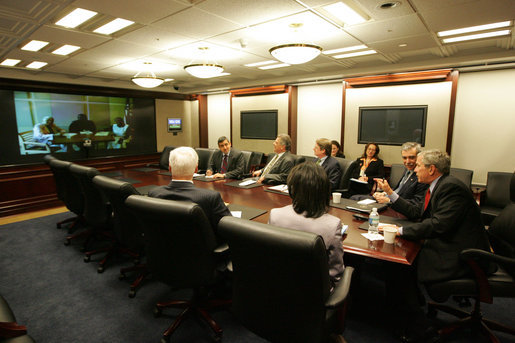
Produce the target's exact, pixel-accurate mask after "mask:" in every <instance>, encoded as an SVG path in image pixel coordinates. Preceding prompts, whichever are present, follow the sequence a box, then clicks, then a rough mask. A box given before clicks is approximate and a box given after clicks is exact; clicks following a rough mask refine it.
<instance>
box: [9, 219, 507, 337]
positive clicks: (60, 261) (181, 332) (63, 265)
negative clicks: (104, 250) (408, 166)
mask: <svg viewBox="0 0 515 343" xmlns="http://www.w3.org/2000/svg"><path fill="white" fill-rule="evenodd" d="M70 216H71V214H69V213H62V214H56V215H51V216H47V217H42V218H38V219H32V220H26V221H23V222H18V223H12V224H7V225H3V226H0V275H1V277H0V294H2V295H3V296H4V297H5V298H6V299H7V301H8V302H9V303H10V305H11V307H12V308H13V310H14V312H15V314H16V316H17V319H18V322H19V323H21V324H23V325H27V327H28V331H29V334H30V335H31V336H32V337H33V338H34V339H35V340H36V341H37V342H39V343H44V342H49V343H50V342H52V343H53V342H73V343H82V342H84V343H86V342H88V343H90V342H94V343H100V342H106V343H107V342H127V343H133V342H134V343H146V342H156V343H157V342H159V340H160V338H161V334H162V332H163V331H164V330H165V329H166V328H167V327H168V325H169V324H170V323H171V322H172V321H173V319H174V316H175V315H177V314H178V311H176V310H165V312H164V315H163V316H162V317H159V318H154V316H153V314H152V309H153V306H154V304H155V303H156V302H158V301H164V300H168V299H170V300H171V299H176V298H179V299H181V298H185V297H187V296H188V292H187V291H181V292H178V291H176V292H172V291H170V289H169V288H168V287H167V286H166V285H164V284H160V283H158V282H153V281H151V280H150V281H148V282H146V283H144V285H143V287H142V288H141V289H140V290H139V291H138V294H137V296H136V297H135V298H133V299H130V298H129V297H128V296H127V294H128V290H129V284H130V282H132V281H133V278H132V276H131V275H129V276H128V278H127V279H125V280H121V281H120V280H118V272H119V269H120V268H121V267H123V266H129V265H130V262H126V261H123V260H118V261H114V262H113V263H111V264H108V266H107V268H106V271H105V272H104V273H103V274H98V273H97V271H96V269H97V266H96V263H95V260H96V259H98V258H99V257H94V258H93V260H92V262H90V263H84V262H83V253H81V252H80V244H79V242H74V243H72V245H70V246H68V247H67V246H64V245H63V242H64V237H65V236H66V234H67V231H66V230H62V229H61V230H58V229H56V228H55V223H56V222H58V221H59V220H62V219H64V218H68V217H70ZM366 279H367V278H366V277H364V278H363V279H362V280H366ZM369 284H373V283H372V282H371V283H369ZM367 292H370V291H366V292H365V294H367ZM372 295H373V296H371V297H368V296H365V297H363V295H361V296H359V297H356V299H355V301H353V303H352V307H351V311H350V314H349V317H348V320H347V328H346V331H345V334H344V336H345V338H346V339H347V341H348V342H349V343H351V342H360V343H361V342H386V343H388V342H396V340H395V339H394V338H393V336H392V335H391V333H390V330H389V329H387V328H386V327H385V326H386V325H385V322H386V320H385V318H384V315H378V314H374V313H384V312H382V311H376V308H375V307H376V306H380V305H378V303H380V301H381V299H380V295H378V294H372ZM363 299H365V300H363ZM366 299H369V300H371V301H368V302H367V300H366ZM514 306H515V301H513V300H511V299H509V300H507V299H503V301H497V302H496V303H495V304H494V305H493V306H491V307H485V309H484V313H485V315H486V316H488V317H491V318H493V319H496V320H499V321H501V322H503V323H507V324H510V323H511V324H512V325H515V320H514V319H513V318H515V316H514V314H515V310H514ZM213 317H214V318H215V320H216V321H217V322H218V323H219V324H220V326H221V327H222V328H223V329H224V339H223V342H226V343H236V342H237V343H246V342H248V343H259V342H265V340H263V339H261V338H259V337H257V336H256V335H254V334H253V333H251V332H249V331H248V330H246V329H245V328H244V327H242V326H241V325H240V324H238V322H237V321H236V320H235V319H234V318H233V316H232V315H231V314H230V312H229V311H219V312H215V313H214V314H213ZM439 318H442V319H444V320H448V319H450V317H446V316H443V315H439ZM499 338H500V339H501V342H515V337H510V336H507V335H501V334H499ZM482 341H483V339H481V338H480V337H479V336H478V335H477V334H474V333H468V334H467V333H465V334H464V335H460V336H456V337H453V338H451V339H449V340H448V342H482ZM171 342H181V343H182V342H184V343H189V342H191V343H193V342H194V343H202V342H211V340H210V332H209V329H208V328H207V327H205V326H204V325H203V324H201V323H199V322H197V321H196V320H193V319H192V320H187V321H186V322H185V323H183V325H182V326H181V327H180V328H179V329H178V331H177V332H176V333H175V334H174V336H173V338H172V340H171Z"/></svg>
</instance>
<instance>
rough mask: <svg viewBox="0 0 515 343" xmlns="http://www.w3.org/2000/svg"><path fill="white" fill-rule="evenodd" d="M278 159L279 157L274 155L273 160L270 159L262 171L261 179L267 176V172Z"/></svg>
mask: <svg viewBox="0 0 515 343" xmlns="http://www.w3.org/2000/svg"><path fill="white" fill-rule="evenodd" d="M278 158H279V155H275V156H274V158H272V160H271V161H270V163H268V164H267V165H266V167H265V170H263V173H261V176H262V177H264V176H265V175H266V174H268V172H270V170H271V169H272V167H273V166H274V164H275V162H276V161H277V159H278Z"/></svg>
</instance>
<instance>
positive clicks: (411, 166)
mask: <svg viewBox="0 0 515 343" xmlns="http://www.w3.org/2000/svg"><path fill="white" fill-rule="evenodd" d="M420 151H421V147H420V144H419V143H415V142H407V143H404V144H403V145H402V147H401V155H402V163H404V167H405V170H404V173H403V175H402V178H401V179H400V180H399V183H398V184H397V185H395V187H394V188H393V189H392V187H390V185H389V184H388V182H387V181H386V180H383V179H376V181H377V186H378V187H379V188H381V189H382V190H383V192H379V193H378V192H376V193H374V199H376V201H377V202H379V203H383V204H384V203H390V204H391V207H392V208H393V209H394V210H396V211H397V212H400V213H402V214H404V215H405V216H406V217H408V218H409V219H417V218H419V217H420V203H421V202H422V201H423V200H424V195H425V193H426V190H427V188H428V187H429V186H428V185H427V184H424V183H421V182H418V179H417V175H416V173H415V166H416V163H417V155H418V154H419V153H420ZM400 197H402V198H403V199H404V200H405V203H404V206H400V205H399V204H400V203H397V200H398V199H399V198H400Z"/></svg>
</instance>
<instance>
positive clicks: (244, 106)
mask: <svg viewBox="0 0 515 343" xmlns="http://www.w3.org/2000/svg"><path fill="white" fill-rule="evenodd" d="M275 109H277V110H278V123H277V133H287V132H288V93H282V94H270V95H255V96H242V97H234V98H233V99H232V130H233V131H232V144H233V146H234V147H235V148H236V149H239V150H251V151H262V152H264V153H269V152H272V151H273V145H272V142H273V141H271V140H260V139H241V138H240V112H241V111H252V110H275ZM209 122H210V123H211V119H209ZM209 125H210V124H209Z"/></svg>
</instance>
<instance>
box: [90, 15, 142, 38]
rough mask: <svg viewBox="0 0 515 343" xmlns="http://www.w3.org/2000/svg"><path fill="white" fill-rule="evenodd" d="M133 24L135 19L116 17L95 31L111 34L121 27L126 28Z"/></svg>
mask: <svg viewBox="0 0 515 343" xmlns="http://www.w3.org/2000/svg"><path fill="white" fill-rule="evenodd" d="M132 24H134V22H133V21H130V20H126V19H122V18H116V19H114V20H111V21H110V22H109V23H107V24H105V25H103V26H100V27H99V28H98V29H96V30H95V31H93V32H96V33H101V34H103V35H110V34H112V33H115V32H117V31H120V30H121V29H124V28H126V27H127V26H130V25H132Z"/></svg>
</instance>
